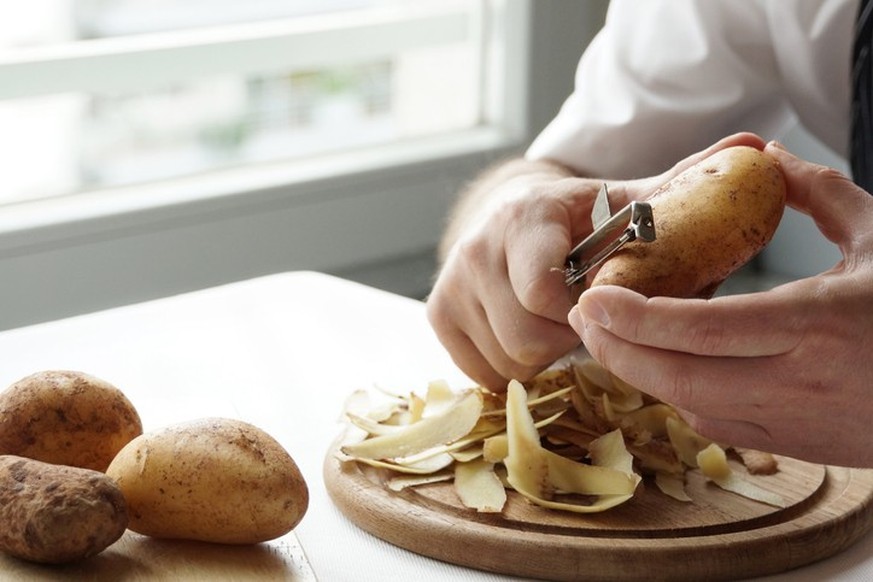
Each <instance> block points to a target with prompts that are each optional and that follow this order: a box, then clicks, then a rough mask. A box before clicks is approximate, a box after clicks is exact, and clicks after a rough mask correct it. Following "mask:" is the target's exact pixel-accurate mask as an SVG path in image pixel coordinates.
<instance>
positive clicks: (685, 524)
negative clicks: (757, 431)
mask: <svg viewBox="0 0 873 582" xmlns="http://www.w3.org/2000/svg"><path fill="white" fill-rule="evenodd" d="M336 453H337V448H336V444H334V446H333V447H331V450H330V451H329V452H328V454H327V455H326V457H325V461H324V467H323V473H324V481H325V486H326V488H327V491H328V494H329V495H330V497H331V499H332V500H333V502H334V504H335V505H336V506H337V508H338V509H339V510H340V511H341V512H342V513H343V514H344V515H345V516H346V517H347V518H348V519H349V520H350V521H351V522H352V523H354V524H355V525H356V526H358V527H359V528H361V529H363V530H364V531H366V532H368V533H370V534H372V535H374V536H376V537H378V538H381V539H383V540H385V541H387V542H389V543H391V544H394V545H396V546H398V547H401V548H404V549H407V550H410V551H412V552H415V553H418V554H421V555H424V556H428V557H431V558H435V559H438V560H442V561H445V562H449V563H453V564H457V565H461V566H466V567H470V568H475V569H478V570H485V571H490V572H496V573H500V574H508V575H513V576H524V577H532V578H539V579H548V580H579V579H588V580H691V579H698V580H702V579H706V580H729V579H737V578H751V577H756V576H764V575H768V574H775V573H779V572H784V571H787V570H791V569H793V568H797V567H799V566H803V565H806V564H810V563H812V562H815V561H818V560H821V559H824V558H827V557H830V556H833V555H834V554H837V553H839V552H840V551H842V550H844V549H846V548H847V547H849V546H850V545H852V544H853V543H854V542H855V541H857V540H858V538H859V537H861V536H862V535H863V534H864V533H866V532H867V531H868V530H869V529H870V528H871V526H873V470H867V469H848V468H843V467H831V466H823V465H815V464H810V463H804V462H801V461H797V460H795V459H790V458H787V457H777V459H778V460H779V465H780V470H779V472H778V473H777V474H776V475H773V476H769V477H751V476H748V477H747V478H749V479H751V480H753V481H754V482H755V483H756V484H758V485H759V486H761V487H764V488H765V489H768V490H770V491H773V492H774V493H777V494H779V495H782V496H783V498H784V499H785V500H786V501H787V502H788V503H787V507H785V508H775V507H771V506H768V505H765V504H762V503H759V502H756V501H752V500H749V499H746V498H743V497H740V496H738V495H736V494H733V493H729V492H726V491H723V490H721V489H719V488H717V487H715V486H714V485H712V484H710V483H707V482H706V480H705V479H704V478H703V477H702V476H701V475H700V474H699V472H696V471H691V472H689V473H688V474H687V490H688V492H689V494H690V495H691V497H692V499H693V500H694V501H693V502H691V503H683V502H679V501H676V500H674V499H672V498H669V497H667V496H666V495H663V494H662V493H660V491H658V490H657V489H656V488H655V487H653V486H651V485H649V486H645V485H644V486H643V488H642V491H638V493H637V494H636V495H635V496H634V498H633V499H632V500H631V501H630V502H628V503H626V504H624V505H622V506H619V507H617V508H614V509H611V510H608V511H606V512H604V513H600V514H594V515H590V514H589V515H583V514H571V513H568V512H558V511H552V510H548V509H543V508H540V507H536V506H534V505H532V504H530V503H528V502H527V501H526V500H525V499H523V498H522V497H521V496H520V495H518V494H517V493H515V492H512V491H510V492H508V493H509V496H508V501H507V505H506V507H505V508H504V510H503V512H502V513H500V514H484V513H477V512H475V511H473V510H470V509H467V508H465V507H463V506H462V505H461V503H460V501H459V500H458V498H457V496H456V495H455V493H454V490H453V485H452V484H451V483H435V484H430V485H425V486H418V487H415V488H407V489H404V490H402V491H400V492H394V491H392V490H390V489H389V488H388V487H387V486H386V485H385V479H386V471H384V470H380V469H374V468H372V467H368V466H366V465H362V464H359V463H356V462H353V461H340V460H339V459H337V458H336ZM740 470H742V469H740ZM645 483H646V482H645V481H644V484H645Z"/></svg>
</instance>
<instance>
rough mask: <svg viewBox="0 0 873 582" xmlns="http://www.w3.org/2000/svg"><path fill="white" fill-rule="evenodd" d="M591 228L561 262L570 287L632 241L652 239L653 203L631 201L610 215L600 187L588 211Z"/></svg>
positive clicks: (648, 240) (653, 226) (606, 194)
mask: <svg viewBox="0 0 873 582" xmlns="http://www.w3.org/2000/svg"><path fill="white" fill-rule="evenodd" d="M591 222H592V224H593V226H594V231H593V232H592V233H591V234H590V235H588V236H587V237H586V238H585V240H583V241H582V242H580V243H579V244H578V245H576V248H574V249H573V250H572V251H571V252H570V254H569V255H567V262H566V263H565V265H564V282H565V283H566V284H567V285H568V286H570V285H575V284H576V283H578V282H579V281H581V280H582V279H583V278H584V277H585V274H586V273H587V272H588V271H590V270H591V269H593V268H594V267H596V266H597V265H599V264H600V263H602V262H603V261H605V260H606V259H607V258H608V257H609V256H610V255H612V253H614V252H615V251H617V250H618V249H620V248H621V247H622V246H623V245H624V244H625V243H628V242H630V241H632V240H638V239H639V240H641V241H644V242H652V241H653V240H655V219H654V217H653V216H652V206H651V205H650V204H648V203H646V202H631V203H630V204H628V205H627V206H625V207H624V208H622V209H621V210H619V211H618V212H616V213H615V214H610V210H609V191H608V190H607V188H606V184H603V186H601V187H600V191H599V192H598V193H597V198H596V199H595V201H594V208H592V210H591Z"/></svg>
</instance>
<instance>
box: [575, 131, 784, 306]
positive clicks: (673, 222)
mask: <svg viewBox="0 0 873 582" xmlns="http://www.w3.org/2000/svg"><path fill="white" fill-rule="evenodd" d="M648 202H649V203H651V205H652V215H653V217H654V220H655V232H656V236H657V238H656V240H654V241H652V242H650V243H646V242H642V241H634V242H630V243H628V244H626V245H625V246H624V247H622V248H621V249H620V250H619V251H617V252H616V253H615V254H613V255H612V256H611V257H610V258H609V259H607V260H606V261H605V262H604V263H603V265H602V266H601V268H600V270H599V271H598V272H597V274H596V275H595V276H594V278H593V280H592V282H591V285H592V286H596V285H621V286H623V287H627V288H629V289H633V290H634V291H637V292H638V293H641V294H643V295H646V296H647V297H654V296H656V295H666V296H671V297H709V296H711V295H712V294H713V293H715V290H716V289H717V288H718V286H719V285H720V284H721V283H722V281H724V280H725V279H726V278H727V276H728V275H730V274H731V273H733V272H734V271H735V270H737V269H738V268H739V267H741V266H743V265H744V264H746V263H747V262H748V261H749V260H751V259H752V257H754V256H755V255H756V254H757V253H758V252H759V251H760V250H761V249H763V248H764V246H765V245H766V244H767V243H768V242H769V241H770V239H771V238H772V237H773V233H774V232H775V231H776V227H777V226H778V225H779V222H780V220H781V219H782V213H783V210H784V209H785V180H784V177H783V175H782V171H781V169H780V167H779V165H778V163H777V162H776V160H774V159H773V158H772V157H770V156H769V155H768V154H765V153H763V152H761V151H759V150H757V149H755V148H752V147H748V146H735V147H731V148H727V149H724V150H720V151H718V152H716V153H715V154H713V155H711V156H710V157H708V158H706V159H704V160H702V161H700V162H698V163H697V164H695V165H694V166H692V167H690V168H688V169H687V170H685V171H684V172H682V173H681V174H679V175H678V176H676V177H675V178H674V179H673V180H671V181H670V182H668V183H667V184H666V185H664V186H663V187H662V188H660V189H659V190H658V191H657V192H655V194H653V195H652V197H651V198H650V199H649V200H648Z"/></svg>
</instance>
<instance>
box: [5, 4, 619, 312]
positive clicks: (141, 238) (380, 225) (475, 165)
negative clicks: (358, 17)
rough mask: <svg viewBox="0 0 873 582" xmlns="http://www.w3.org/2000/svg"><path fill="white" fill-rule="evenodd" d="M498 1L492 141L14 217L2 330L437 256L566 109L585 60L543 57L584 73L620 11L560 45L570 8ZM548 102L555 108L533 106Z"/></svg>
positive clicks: (341, 157)
mask: <svg viewBox="0 0 873 582" xmlns="http://www.w3.org/2000/svg"><path fill="white" fill-rule="evenodd" d="M486 1H489V2H490V4H491V5H492V6H491V7H492V9H494V10H497V11H499V17H498V18H497V19H496V20H495V22H497V23H499V26H496V27H493V28H489V29H488V30H487V31H486V34H487V35H488V36H487V39H486V41H487V42H489V43H492V47H491V48H492V49H493V48H494V47H495V46H496V47H502V50H500V51H494V50H492V51H491V53H492V54H493V55H494V57H493V58H497V59H500V60H501V61H502V62H505V63H514V66H503V67H493V68H489V67H486V68H485V69H484V70H483V74H488V71H500V76H499V78H489V79H487V80H486V82H485V83H484V86H485V87H487V88H488V89H489V90H490V91H491V93H490V94H489V95H488V96H487V98H488V99H489V106H488V107H487V108H486V113H487V117H486V118H485V123H483V124H482V125H481V126H480V127H476V128H473V129H470V130H465V131H461V132H456V133H452V134H448V135H443V136H434V137H432V138H424V139H421V140H416V141H414V142H410V143H399V144H386V145H382V146H374V147H372V148H368V149H367V150H365V151H357V152H344V153H339V154H335V155H330V156H324V157H319V158H313V159H311V160H298V161H294V162H290V163H277V164H264V165H259V166H257V167H250V168H240V169H234V170H227V171H219V172H215V173H213V174H208V175H203V176H191V177H186V178H180V179H176V180H171V181H165V182H161V183H154V184H149V185H145V186H135V187H129V188H118V189H113V190H111V191H95V192H90V193H86V194H79V195H75V196H74V197H69V198H63V197H62V198H57V199H53V200H46V201H37V202H33V203H26V204H20V205H15V206H10V207H8V208H4V209H2V210H0V276H2V277H3V278H4V280H5V281H9V282H10V284H9V285H6V286H5V288H3V289H0V304H2V305H6V306H7V309H5V310H2V311H0V329H7V328H10V327H16V326H20V325H26V324H30V323H35V322H39V321H46V320H52V319H56V318H60V317H65V316H69V315H74V314H77V313H83V312H89V311H93V310H98V309H103V308H107V307H111V306H115V305H122V304H127V303H132V302H137V301H143V300H147V299H151V298H155V297H160V296H165V295H169V294H174V293H179V292H184V291H188V290H193V289H198V288H203V287H207V286H212V285H217V284H221V283H225V282H231V281H235V280H240V279H245V278H248V277H252V276H258V275H263V274H268V273H272V272H279V271H285V270H301V269H308V270H319V271H323V272H331V273H339V274H344V273H348V272H353V271H355V270H360V269H361V268H365V267H366V266H367V265H377V264H379V263H380V262H384V261H386V260H389V261H390V260H396V259H397V258H402V257H406V256H418V257H420V256H422V255H428V254H429V253H431V252H432V250H433V248H434V247H435V245H436V243H437V241H438V239H439V236H440V232H441V229H442V224H443V218H442V217H443V216H445V215H446V213H447V212H448V210H449V208H450V206H451V204H452V201H453V199H454V196H455V193H456V192H457V191H458V189H460V188H462V187H463V185H464V184H465V183H466V182H468V181H469V180H470V179H472V177H473V176H475V174H476V173H478V172H479V171H480V170H481V168H482V167H483V166H485V165H488V164H490V163H492V162H493V161H495V160H497V159H501V158H504V157H507V156H511V155H518V154H519V153H520V152H521V149H522V148H523V147H524V146H525V145H526V143H527V142H528V141H529V140H530V138H531V135H532V133H534V132H535V131H537V130H538V129H539V127H532V120H538V119H542V118H544V114H543V111H544V110H548V111H549V112H550V113H551V112H553V111H554V108H555V107H556V103H559V102H560V100H562V99H563V98H564V97H565V96H566V90H567V85H566V83H567V82H568V67H573V66H575V61H573V62H570V61H567V60H566V59H565V62H564V63H563V64H562V65H561V66H557V65H556V63H555V61H554V54H553V52H551V51H549V50H546V51H545V53H543V52H542V51H537V50H534V48H535V46H534V45H543V46H546V47H548V46H550V45H549V43H552V44H555V43H558V44H559V45H560V46H564V47H567V46H571V45H570V43H573V44H572V48H571V49H570V51H569V52H568V54H575V55H576V58H578V52H577V48H576V47H577V45H579V42H580V38H581V39H582V43H583V44H581V46H579V48H578V50H581V48H582V47H584V43H586V42H587V40H588V38H590V36H591V35H592V34H593V32H594V31H595V30H596V29H597V27H599V23H598V19H599V18H601V17H602V14H603V12H604V11H605V4H606V2H605V0H604V1H603V2H595V3H591V4H589V3H588V2H585V3H579V4H584V5H586V6H585V7H584V8H582V7H574V8H573V9H572V10H574V11H576V15H577V16H580V15H581V16H582V17H584V18H586V19H587V20H588V21H590V22H591V23H592V24H591V25H590V26H589V27H588V28H587V29H584V28H585V27H582V28H583V30H577V31H575V36H573V34H574V31H568V34H565V35H564V37H563V38H556V36H555V34H554V31H553V30H549V29H548V26H547V25H548V22H549V21H550V18H551V19H552V20H553V19H554V17H553V16H551V17H550V16H549V15H553V14H554V13H556V12H557V11H558V10H554V9H553V8H559V6H558V5H559V2H557V1H555V0H550V1H548V2H536V3H535V2H533V1H532V0H486ZM544 15H545V16H546V17H545V18H544V17H543V16H544ZM426 16H427V15H425V14H424V13H422V20H421V21H420V22H424V21H425V19H426ZM431 16H433V15H431ZM440 18H447V20H443V21H442V22H443V24H449V23H450V22H451V18H449V17H445V16H444V15H443V16H442V17H440ZM283 25H288V23H283ZM449 28H451V27H449ZM361 30H363V29H361ZM506 38H510V39H513V41H512V42H505V40H504V39H506ZM410 42H413V41H410ZM116 48H117V47H116ZM565 52H567V51H566V50H565ZM252 54H254V53H252ZM532 55H533V56H532ZM79 56H80V57H81V58H83V59H92V58H108V57H106V56H105V54H104V55H96V54H90V55H79ZM538 59H539V62H538ZM81 62H83V63H84V62H86V60H83V61H81ZM7 65H8V63H7ZM2 66H3V65H2V64H0V73H2V70H3V69H2ZM8 70H11V69H8ZM569 72H570V73H571V72H572V70H571V69H570V71H569ZM550 75H552V76H553V77H554V78H552V77H551V76H550ZM570 76H571V75H570ZM53 82H55V81H53ZM88 82H89V83H92V82H93V83H97V81H88ZM117 82H118V83H123V82H126V81H123V80H120V81H117ZM0 85H2V84H0ZM549 87H559V88H560V89H559V90H558V91H555V90H547V89H548V88H549ZM43 88H48V82H45V83H44V84H43ZM30 90H31V91H33V90H35V89H34V88H31V89H30ZM543 92H545V93H547V94H548V95H550V99H546V100H545V101H549V102H548V103H543V101H544V100H543V99H538V102H537V103H531V102H530V100H529V97H530V95H531V94H534V95H537V94H538V93H539V94H542V93H543ZM398 291H400V292H404V289H398Z"/></svg>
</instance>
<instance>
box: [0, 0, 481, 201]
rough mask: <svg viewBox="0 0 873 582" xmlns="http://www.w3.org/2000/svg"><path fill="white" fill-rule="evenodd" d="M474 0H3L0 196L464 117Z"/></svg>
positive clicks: (208, 167) (467, 124) (241, 160)
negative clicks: (0, 173)
mask: <svg viewBox="0 0 873 582" xmlns="http://www.w3.org/2000/svg"><path fill="white" fill-rule="evenodd" d="M487 4H488V3H487V2H486V1H485V0H459V1H447V0H296V1H294V0H248V1H246V2H239V1H238V0H184V1H183V0H28V2H18V3H5V4H4V5H3V6H2V7H0V160H2V163H0V165H2V168H3V184H4V185H3V188H2V189H0V205H9V204H14V203H20V202H24V201H32V200H43V199H48V198H55V197H62V196H70V195H73V194H77V193H83V192H90V191H96V190H104V189H112V188H117V187H123V186H131V185H139V184H148V183H152V182H157V181H166V180H171V179H174V178H179V177H185V176H192V175H197V174H203V173H208V172H215V171H218V170H223V169H230V168H239V167H242V166H255V165H258V164H269V163H277V162H282V161H285V160H299V159H306V158H311V157H313V156H322V155H327V154H331V153H337V152H348V151H353V150H355V149H356V148H365V147H368V146H374V145H380V144H389V143H404V142H406V141H414V140H421V139H426V138H428V137H431V136H440V135H445V134H447V133H451V132H457V131H463V130H468V129H471V128H475V127H477V126H479V125H481V124H483V123H484V119H485V116H484V114H483V107H484V105H483V104H484V103H485V102H486V96H485V90H484V89H483V85H484V81H483V79H484V78H485V76H484V75H483V72H482V71H483V63H484V62H486V59H487V55H486V50H485V48H486V46H487V43H486V40H485V39H486V34H485V29H486V25H485V23H486V21H487V19H486V14H487V12H488V11H487ZM4 13H5V14H4Z"/></svg>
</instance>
